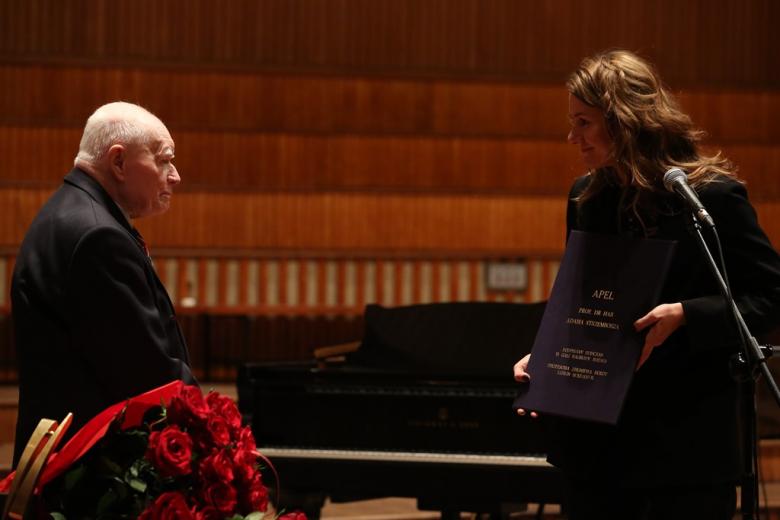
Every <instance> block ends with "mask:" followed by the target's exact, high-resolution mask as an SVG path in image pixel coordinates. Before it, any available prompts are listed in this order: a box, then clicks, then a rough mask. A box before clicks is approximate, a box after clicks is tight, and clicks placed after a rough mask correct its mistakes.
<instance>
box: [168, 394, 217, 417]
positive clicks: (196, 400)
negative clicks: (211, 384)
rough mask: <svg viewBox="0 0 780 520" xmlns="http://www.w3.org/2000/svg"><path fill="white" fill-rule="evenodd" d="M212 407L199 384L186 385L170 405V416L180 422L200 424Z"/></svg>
mask: <svg viewBox="0 0 780 520" xmlns="http://www.w3.org/2000/svg"><path fill="white" fill-rule="evenodd" d="M210 412H211V409H210V408H209V406H208V404H206V401H205V399H203V394H202V393H201V392H200V388H198V387H197V386H188V385H184V386H182V387H181V391H180V392H179V394H178V395H176V396H174V397H173V398H172V399H171V403H170V404H169V405H168V416H169V417H170V419H171V421H173V422H175V423H179V424H184V425H189V424H198V423H200V422H203V421H205V420H206V418H207V417H208V416H209V413H210Z"/></svg>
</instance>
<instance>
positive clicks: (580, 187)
mask: <svg viewBox="0 0 780 520" xmlns="http://www.w3.org/2000/svg"><path fill="white" fill-rule="evenodd" d="M591 180H592V177H591V176H590V175H589V174H585V175H582V176H581V177H577V178H576V179H574V182H573V183H572V185H571V189H570V190H569V198H570V199H573V198H575V197H579V196H580V195H581V194H582V192H583V191H585V188H587V187H588V185H589V184H590V182H591Z"/></svg>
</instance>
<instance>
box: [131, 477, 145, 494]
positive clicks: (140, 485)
mask: <svg viewBox="0 0 780 520" xmlns="http://www.w3.org/2000/svg"><path fill="white" fill-rule="evenodd" d="M127 483H128V484H130V487H131V488H133V489H134V490H136V491H138V492H139V493H145V492H146V487H147V485H146V482H144V481H143V480H141V479H137V478H134V479H131V480H128V481H127Z"/></svg>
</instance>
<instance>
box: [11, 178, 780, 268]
mask: <svg viewBox="0 0 780 520" xmlns="http://www.w3.org/2000/svg"><path fill="white" fill-rule="evenodd" d="M49 194H50V190H44V189H0V222H2V226H0V246H6V247H10V248H13V247H16V246H17V245H18V244H19V242H21V239H22V237H23V236H24V232H25V231H26V229H27V227H28V226H29V223H30V222H31V221H32V218H33V216H34V215H35V213H36V212H37V211H38V209H39V208H40V206H41V205H42V204H43V202H44V201H45V199H46V198H47V197H48V196H49ZM565 204H566V201H565V198H564V197H511V196H500V195H490V196H488V195H485V196H480V197H475V196H470V195H425V194H412V195H403V194H381V195H380V194H367V193H334V192H330V193H297V194H296V193H284V192H282V193H179V194H176V195H175V196H174V199H173V204H172V206H171V209H170V210H169V211H168V212H167V213H166V214H165V215H163V216H160V217H155V218H149V219H142V220H139V221H138V222H137V225H138V227H139V229H140V230H141V232H142V233H143V234H144V237H145V238H146V239H147V242H148V243H149V244H150V246H151V247H152V248H153V249H156V248H169V249H170V248H174V249H175V248H206V249H210V250H215V249H220V248H222V249H243V250H253V249H268V250H286V251H299V252H300V251H320V252H327V251H331V252H341V253H344V252H348V251H352V252H359V251H370V252H372V254H376V255H379V256H386V255H388V254H392V253H393V252H395V253H398V252H401V253H403V252H406V253H409V252H415V251H416V252H419V253H420V254H426V253H427V254H429V255H430V254H432V253H435V252H439V253H438V254H443V253H442V252H450V253H452V254H456V255H461V256H462V255H464V254H465V255H467V256H468V255H480V254H484V255H485V256H486V257H495V256H498V255H501V254H505V255H507V256H523V255H531V256H535V257H546V256H550V255H553V256H554V255H558V254H560V253H561V252H562V250H563V234H564V229H565V222H564V219H565ZM754 205H755V207H756V210H757V212H758V214H759V218H760V219H761V223H762V226H763V227H764V230H765V231H766V232H767V234H768V235H769V237H770V239H771V240H772V242H773V243H774V244H775V245H776V246H777V245H778V244H780V202H778V201H767V202H755V204H754ZM434 256H435V255H434Z"/></svg>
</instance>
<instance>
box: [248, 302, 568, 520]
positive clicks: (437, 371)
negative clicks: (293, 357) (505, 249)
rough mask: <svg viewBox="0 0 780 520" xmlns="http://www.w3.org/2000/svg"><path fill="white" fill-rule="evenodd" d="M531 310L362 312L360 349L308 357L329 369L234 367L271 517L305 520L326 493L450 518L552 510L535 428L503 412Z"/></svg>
mask: <svg viewBox="0 0 780 520" xmlns="http://www.w3.org/2000/svg"><path fill="white" fill-rule="evenodd" d="M543 310H544V304H543V303H539V304H508V303H441V304H428V305H413V306H405V307H395V308H385V307H381V306H379V305H369V306H367V307H366V310H365V315H364V323H365V332H364V336H363V339H362V341H360V342H359V344H358V345H357V346H358V348H356V349H346V350H347V352H346V353H345V352H344V349H341V348H339V347H337V348H335V349H334V348H331V349H323V351H321V352H320V354H321V357H324V358H331V359H332V358H336V361H330V362H323V360H314V361H312V362H311V363H303V364H302V363H294V364H289V363H288V364H280V363H273V364H248V365H244V366H243V367H241V369H240V370H239V380H238V398H239V408H240V410H241V412H242V414H243V415H244V419H245V420H246V421H248V423H249V424H251V426H252V429H253V431H254V434H255V438H256V439H257V442H258V446H259V448H260V451H261V452H262V453H263V454H265V455H266V456H267V457H268V458H269V459H270V460H271V461H272V462H273V464H274V466H275V467H276V469H277V470H278V473H279V477H280V488H281V491H282V495H281V504H279V507H281V508H285V509H287V510H290V509H293V508H297V509H303V510H304V511H305V512H306V513H307V515H308V516H309V517H310V518H317V517H318V516H319V509H320V507H321V506H322V505H323V503H324V500H325V498H326V497H329V498H330V500H331V501H334V502H341V501H352V500H359V499H368V498H379V497H389V496H395V497H413V498H416V499H417V501H418V507H419V508H420V509H423V510H436V511H441V512H442V517H443V518H450V517H451V518H456V517H458V515H459V512H462V511H463V512H477V513H487V514H491V515H494V516H495V517H502V516H506V515H507V514H508V513H510V512H512V511H516V510H521V509H522V508H523V507H524V504H525V503H528V502H538V503H561V502H562V500H563V495H562V490H563V484H562V478H561V475H560V474H559V472H558V471H557V470H555V469H554V468H553V467H551V466H550V465H549V464H548V463H547V462H546V461H545V455H544V453H545V444H544V433H543V431H542V427H541V425H540V424H539V422H538V421H536V420H531V419H530V418H526V417H518V416H517V415H516V414H514V413H513V411H512V409H511V404H512V400H513V398H514V396H515V395H516V393H517V391H518V386H517V384H516V383H515V382H514V381H513V378H512V365H513V364H514V362H515V361H516V360H517V359H519V358H520V357H522V355H524V354H525V353H527V352H529V351H530V348H531V345H532V343H533V339H534V336H535V334H536V330H537V328H538V324H539V322H540V320H541V316H542V313H543ZM342 354H343V355H342Z"/></svg>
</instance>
